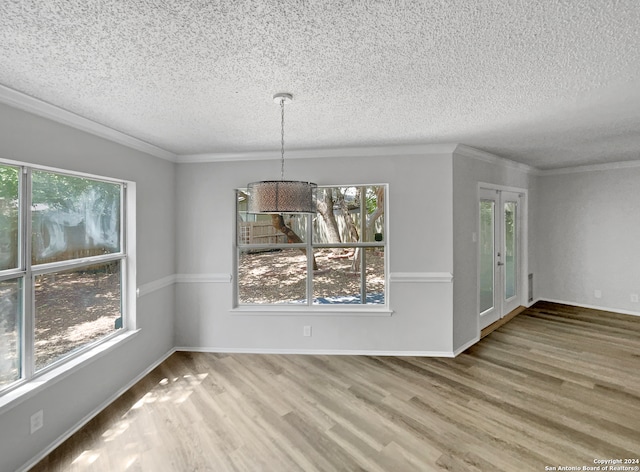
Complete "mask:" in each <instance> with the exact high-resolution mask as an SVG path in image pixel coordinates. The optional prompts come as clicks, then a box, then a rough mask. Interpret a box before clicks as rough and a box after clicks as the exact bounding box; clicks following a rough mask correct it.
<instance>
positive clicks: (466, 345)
mask: <svg viewBox="0 0 640 472" xmlns="http://www.w3.org/2000/svg"><path fill="white" fill-rule="evenodd" d="M478 341H480V336H477V337H475V338H473V339H472V340H470V341H469V342H466V343H464V344H463V345H462V346H460V347H459V348H458V349H456V350H455V351H453V357H457V356H458V355H459V354H462V353H463V352H464V351H466V350H467V349H469V348H470V347H471V346H473V345H474V344H475V343H477V342H478Z"/></svg>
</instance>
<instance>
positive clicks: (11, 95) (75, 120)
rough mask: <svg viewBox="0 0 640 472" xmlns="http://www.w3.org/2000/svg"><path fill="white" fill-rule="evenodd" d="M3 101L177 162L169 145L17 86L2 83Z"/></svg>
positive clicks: (20, 108)
mask: <svg viewBox="0 0 640 472" xmlns="http://www.w3.org/2000/svg"><path fill="white" fill-rule="evenodd" d="M0 103H4V104H5V105H9V106H11V107H13V108H17V109H19V110H22V111H26V112H28V113H33V114H34V115H38V116H41V117H43V118H48V119H50V120H53V121H55V122H56V123H61V124H63V125H67V126H70V127H72V128H75V129H78V130H80V131H85V132H87V133H91V134H93V135H95V136H98V137H100V138H104V139H107V140H109V141H112V142H115V143H118V144H122V145H123V146H126V147H128V148H131V149H135V150H136V151H141V152H144V153H146V154H150V155H152V156H155V157H159V158H160V159H165V160H167V161H171V162H176V155H175V154H174V153H172V152H170V151H167V150H166V149H162V148H160V147H158V146H154V145H153V144H149V143H147V142H146V141H142V140H141V139H138V138H134V137H133V136H129V135H128V134H125V133H123V132H121V131H117V130H115V129H113V128H109V127H108V126H106V125H103V124H100V123H98V122H96V121H93V120H90V119H88V118H84V117H82V116H80V115H77V114H75V113H73V112H70V111H67V110H65V109H63V108H60V107H58V106H55V105H52V104H51V103H47V102H45V101H42V100H40V99H38V98H34V97H31V96H29V95H26V94H24V93H22V92H18V91H17V90H13V89H11V88H9V87H6V86H4V85H0Z"/></svg>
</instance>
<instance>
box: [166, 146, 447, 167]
mask: <svg viewBox="0 0 640 472" xmlns="http://www.w3.org/2000/svg"><path fill="white" fill-rule="evenodd" d="M456 146H458V145H457V144H447V143H444V144H411V145H395V146H363V147H338V148H324V149H323V148H320V149H292V150H287V159H315V158H330V157H376V156H384V157H393V156H424V155H430V154H451V153H453V151H454V150H455V149H456ZM280 157H281V155H280V151H254V152H229V153H218V152H215V153H205V154H181V155H178V159H177V162H178V163H180V164H194V163H204V162H229V161H234V162H235V161H261V160H268V159H280Z"/></svg>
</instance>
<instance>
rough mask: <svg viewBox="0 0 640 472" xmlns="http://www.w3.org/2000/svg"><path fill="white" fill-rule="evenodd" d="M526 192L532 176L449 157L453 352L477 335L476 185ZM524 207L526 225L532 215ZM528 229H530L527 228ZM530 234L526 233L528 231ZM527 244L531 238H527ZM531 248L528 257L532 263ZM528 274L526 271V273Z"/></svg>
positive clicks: (477, 161) (518, 171) (501, 165)
mask: <svg viewBox="0 0 640 472" xmlns="http://www.w3.org/2000/svg"><path fill="white" fill-rule="evenodd" d="M479 182H482V183H488V184H493V185H497V186H503V187H517V188H521V189H527V190H529V192H528V195H529V196H531V195H532V194H533V193H535V192H532V191H531V190H532V188H533V186H534V182H535V176H533V175H532V174H530V173H527V172H525V171H523V170H520V169H517V168H514V167H510V166H508V165H504V164H497V163H491V162H485V161H482V160H479V159H475V158H469V157H467V156H465V155H461V154H459V153H457V152H455V153H454V155H453V273H454V276H455V278H454V281H453V346H454V350H456V349H458V348H460V347H461V346H464V345H466V344H467V343H469V342H471V341H472V340H473V339H476V338H477V337H478V336H479V334H480V329H479V316H478V288H477V277H478V276H477V274H478V254H477V251H478V245H477V243H476V242H473V239H472V234H473V233H478V183H479ZM527 206H528V214H529V221H531V216H532V215H533V214H534V213H535V210H534V208H532V207H531V205H530V204H528V205H527ZM529 228H531V225H529ZM529 232H530V229H529ZM528 239H529V240H530V239H531V238H528ZM531 249H532V248H531V246H529V251H528V253H529V257H528V259H529V260H530V259H532V257H531V255H532V252H531ZM529 271H530V270H529Z"/></svg>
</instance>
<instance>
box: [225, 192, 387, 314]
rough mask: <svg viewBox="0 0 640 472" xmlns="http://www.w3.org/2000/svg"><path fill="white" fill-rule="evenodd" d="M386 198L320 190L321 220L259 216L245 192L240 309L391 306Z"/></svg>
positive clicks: (240, 219) (240, 206)
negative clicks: (387, 281)
mask: <svg viewBox="0 0 640 472" xmlns="http://www.w3.org/2000/svg"><path fill="white" fill-rule="evenodd" d="M386 193H387V186H386V185H384V184H381V185H351V186H326V187H319V188H318V196H317V212H316V213H315V214H312V215H308V214H281V215H255V214H250V213H247V211H246V208H247V194H246V191H245V190H244V189H239V190H237V191H236V195H237V198H236V202H237V203H236V206H237V238H236V241H237V244H236V248H237V277H236V281H237V286H236V289H237V300H236V302H237V305H239V306H245V305H291V306H297V307H300V306H305V305H306V306H314V305H323V306H326V305H350V306H354V305H361V306H362V305H364V306H375V305H378V306H380V305H387V294H386V287H387V283H386V267H387V251H386V247H387V238H386V235H387V234H386V233H387V231H386V218H385V205H386Z"/></svg>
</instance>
